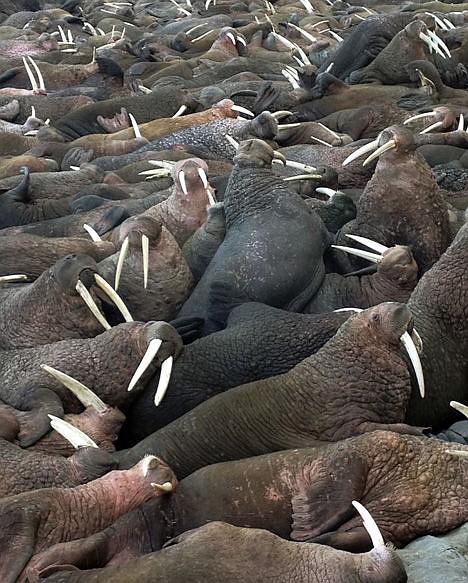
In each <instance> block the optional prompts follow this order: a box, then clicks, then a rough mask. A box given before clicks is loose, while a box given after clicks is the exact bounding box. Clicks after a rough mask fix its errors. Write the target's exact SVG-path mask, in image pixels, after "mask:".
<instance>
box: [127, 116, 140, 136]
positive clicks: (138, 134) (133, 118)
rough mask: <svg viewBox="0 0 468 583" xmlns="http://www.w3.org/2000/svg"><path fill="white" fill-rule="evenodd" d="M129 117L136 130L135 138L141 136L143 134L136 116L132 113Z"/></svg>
mask: <svg viewBox="0 0 468 583" xmlns="http://www.w3.org/2000/svg"><path fill="white" fill-rule="evenodd" d="M128 118H129V120H130V122H131V124H132V128H133V131H134V132H135V138H141V137H142V135H141V132H140V128H139V127H138V124H137V120H136V119H135V117H134V116H133V114H131V113H129V114H128Z"/></svg>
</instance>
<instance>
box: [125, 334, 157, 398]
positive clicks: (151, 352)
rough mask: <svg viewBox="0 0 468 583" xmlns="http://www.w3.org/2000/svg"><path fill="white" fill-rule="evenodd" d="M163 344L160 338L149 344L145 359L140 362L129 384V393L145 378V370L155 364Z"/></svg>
mask: <svg viewBox="0 0 468 583" xmlns="http://www.w3.org/2000/svg"><path fill="white" fill-rule="evenodd" d="M161 344H162V340H161V339H160V338H153V340H151V341H150V343H149V344H148V348H147V349H146V352H145V354H144V355H143V358H142V359H141V361H140V364H139V365H138V366H137V369H136V371H135V372H134V373H133V376H132V378H131V380H130V383H129V384H128V388H127V391H131V390H132V389H133V388H134V386H135V385H136V384H137V382H138V381H139V380H140V378H141V377H142V376H143V374H144V372H145V370H146V369H147V368H148V367H149V365H150V364H151V363H152V362H153V359H154V357H155V356H156V354H157V353H158V350H159V349H160V347H161Z"/></svg>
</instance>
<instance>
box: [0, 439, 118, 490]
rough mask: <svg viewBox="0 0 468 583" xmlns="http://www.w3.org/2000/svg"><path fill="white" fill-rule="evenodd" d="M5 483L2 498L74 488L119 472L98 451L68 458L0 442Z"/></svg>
mask: <svg viewBox="0 0 468 583" xmlns="http://www.w3.org/2000/svg"><path fill="white" fill-rule="evenodd" d="M0 452H1V462H0V465H1V472H2V483H1V487H0V498H4V497H5V496H12V495H13V494H19V493H21V492H29V491H30V490H37V489H39V488H52V487H61V488H73V487H74V486H79V485H80V484H84V483H86V482H89V481H90V480H95V479H96V478H99V477H101V476H102V475H104V474H106V473H107V472H109V471H111V470H114V469H115V468H116V463H115V460H113V459H112V456H111V455H109V454H108V453H107V452H105V451H103V450H101V449H96V448H95V447H85V448H81V449H79V450H78V451H77V452H76V453H75V454H74V455H73V456H71V457H69V458H64V457H61V456H60V455H57V454H56V453H55V455H50V454H44V453H40V452H36V451H31V450H29V449H28V450H25V449H21V448H20V447H18V446H17V445H14V444H12V443H8V442H7V441H4V440H0Z"/></svg>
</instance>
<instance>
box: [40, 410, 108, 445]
mask: <svg viewBox="0 0 468 583" xmlns="http://www.w3.org/2000/svg"><path fill="white" fill-rule="evenodd" d="M48 417H49V419H50V426H51V427H52V429H55V431H57V433H60V435H61V436H62V437H64V438H65V439H66V440H67V441H69V442H70V443H71V444H72V445H73V447H74V448H76V449H78V448H80V447H96V448H97V449H99V448H98V446H97V445H96V444H95V443H94V441H93V440H92V439H91V437H89V436H88V435H86V433H84V432H83V431H81V430H80V429H78V428H77V427H73V425H71V424H70V423H68V421H64V420H63V419H60V418H59V417H56V416H55V415H50V414H49V415H48Z"/></svg>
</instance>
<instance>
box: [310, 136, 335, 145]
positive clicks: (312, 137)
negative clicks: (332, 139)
mask: <svg viewBox="0 0 468 583" xmlns="http://www.w3.org/2000/svg"><path fill="white" fill-rule="evenodd" d="M310 139H311V140H315V141H316V142H318V143H319V144H323V145H324V146H328V147H329V148H333V144H329V143H328V142H326V141H325V140H321V139H320V138H316V137H315V136H312V135H311V136H310Z"/></svg>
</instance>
